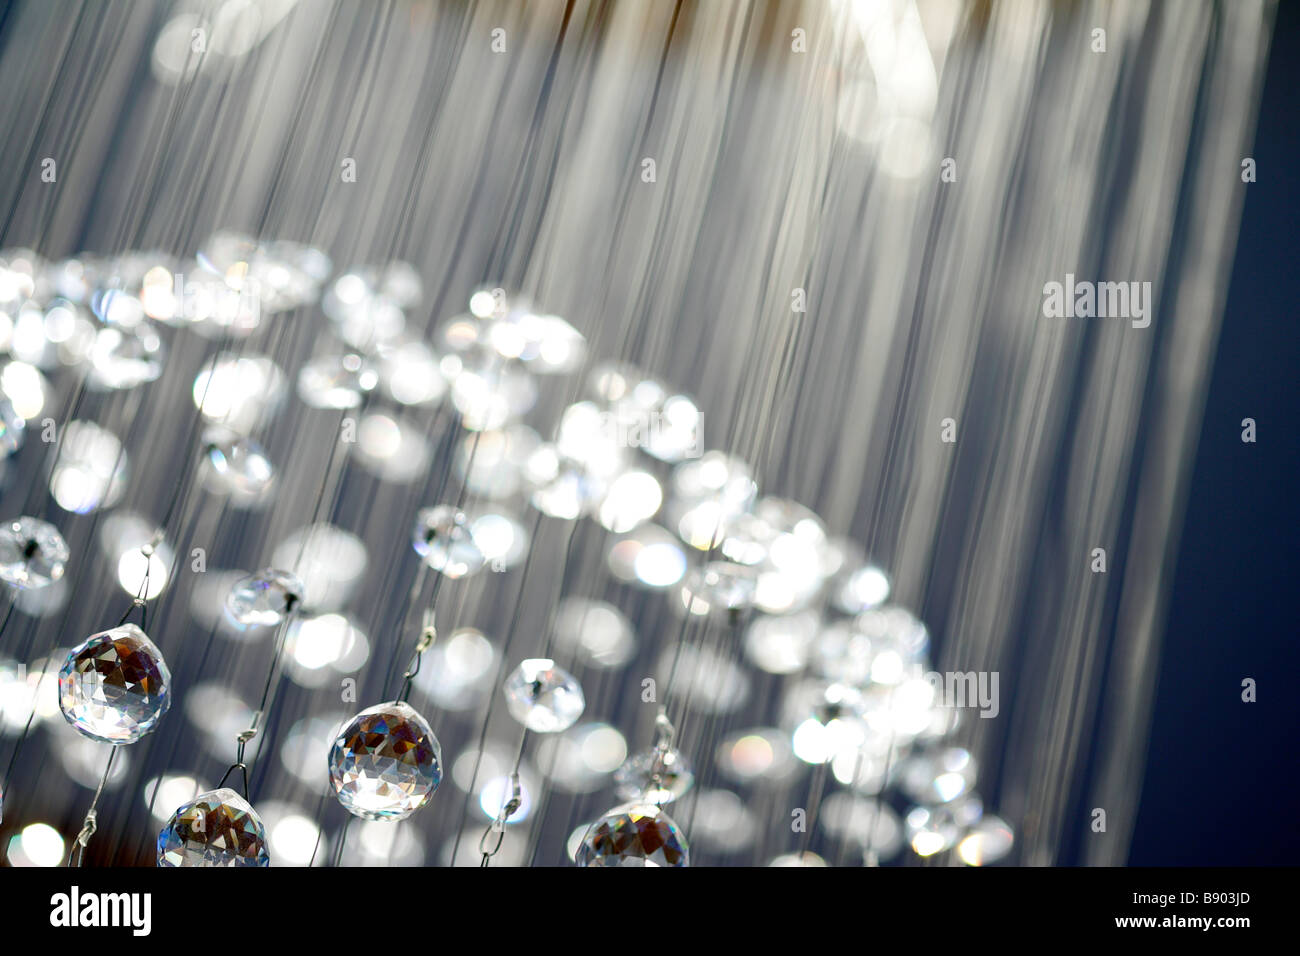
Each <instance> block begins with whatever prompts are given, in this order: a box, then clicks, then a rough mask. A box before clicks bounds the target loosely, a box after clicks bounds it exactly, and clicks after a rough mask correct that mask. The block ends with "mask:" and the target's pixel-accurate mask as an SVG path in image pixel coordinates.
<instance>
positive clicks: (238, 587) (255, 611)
mask: <svg viewBox="0 0 1300 956" xmlns="http://www.w3.org/2000/svg"><path fill="white" fill-rule="evenodd" d="M302 593H303V589H302V582H301V581H299V580H298V578H297V577H296V576H295V575H293V574H290V573H289V572H288V571H277V570H276V569H275V568H263V569H262V570H261V571H258V572H257V573H256V574H250V575H248V576H247V577H242V578H240V579H239V580H238V581H236V582H235V584H234V586H233V587H231V589H230V593H229V594H227V595H226V617H227V618H229V620H230V623H232V624H234V625H235V626H236V627H238V628H240V629H248V628H254V627H271V626H274V625H276V624H279V623H280V622H281V621H283V620H284V619H285V618H286V617H288V616H289V615H290V614H291V613H292V612H293V609H294V608H296V607H297V606H298V605H299V604H301V603H302Z"/></svg>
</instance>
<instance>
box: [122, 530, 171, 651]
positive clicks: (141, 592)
mask: <svg viewBox="0 0 1300 956" xmlns="http://www.w3.org/2000/svg"><path fill="white" fill-rule="evenodd" d="M162 540H163V530H162V528H159V529H157V530H156V531H155V532H154V533H153V537H152V538H150V539H149V540H148V541H147V542H146V543H144V544H142V545H141V546H140V554H141V555H142V556H143V557H144V576H143V577H142V579H141V581H140V587H139V588H138V589H137V590H136V592H135V597H133V598H132V599H131V604H130V605H129V606H128V607H127V609H126V613H125V614H123V615H122V619H121V620H120V621H118V622H117V626H118V627H121V626H122V625H123V624H125V623H126V622H127V620H129V619H130V617H131V612H132V611H134V610H136V609H137V608H139V610H140V629H141V630H142V631H147V630H148V628H147V627H145V623H146V622H145V607H146V601H147V598H148V596H149V572H150V571H152V570H153V556H154V552H155V551H156V550H157V548H158V545H160V544H162Z"/></svg>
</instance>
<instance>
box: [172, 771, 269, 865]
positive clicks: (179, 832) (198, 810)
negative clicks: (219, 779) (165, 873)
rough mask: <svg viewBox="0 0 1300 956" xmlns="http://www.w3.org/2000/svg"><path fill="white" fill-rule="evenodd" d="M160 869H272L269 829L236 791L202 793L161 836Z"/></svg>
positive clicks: (177, 813) (183, 807)
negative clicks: (265, 867) (268, 846)
mask: <svg viewBox="0 0 1300 956" xmlns="http://www.w3.org/2000/svg"><path fill="white" fill-rule="evenodd" d="M158 865H159V866H164V867H173V866H270V865H271V855H270V853H269V852H268V850H267V843H266V828H265V827H263V825H262V820H261V818H260V817H258V815H257V813H256V812H255V811H254V810H253V808H252V807H251V806H249V804H248V801H247V800H245V799H244V798H243V797H241V796H240V795H239V794H238V793H236V792H235V791H234V790H231V789H230V788H228V787H223V788H221V789H220V790H211V791H209V792H207V793H201V794H199V795H198V796H197V797H195V798H194V799H193V800H191V801H190V802H189V803H186V804H184V805H183V806H181V807H180V808H179V809H177V811H176V812H175V813H173V814H172V816H171V819H170V820H169V821H168V822H167V826H165V827H163V829H162V832H161V833H159V834H158Z"/></svg>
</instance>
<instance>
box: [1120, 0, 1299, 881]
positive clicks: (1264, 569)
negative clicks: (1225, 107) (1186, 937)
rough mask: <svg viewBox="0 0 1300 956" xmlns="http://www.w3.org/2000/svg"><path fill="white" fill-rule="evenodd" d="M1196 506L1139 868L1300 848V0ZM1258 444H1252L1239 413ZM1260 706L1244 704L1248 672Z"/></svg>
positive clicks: (1268, 107)
mask: <svg viewBox="0 0 1300 956" xmlns="http://www.w3.org/2000/svg"><path fill="white" fill-rule="evenodd" d="M1279 7H1280V9H1279V10H1278V14H1277V23H1276V26H1275V29H1274V37H1273V46H1272V49H1271V50H1270V54H1269V65H1268V74H1267V78H1266V80H1265V85H1264V97H1263V102H1262V104H1261V109H1260V115H1259V126H1258V129H1257V131H1256V141H1255V147H1254V152H1253V153H1252V155H1253V156H1254V158H1255V160H1256V161H1257V164H1258V171H1257V176H1258V181H1257V182H1256V183H1254V184H1252V185H1249V186H1247V187H1246V189H1247V195H1246V204H1245V208H1244V213H1243V218H1242V223H1241V235H1240V240H1239V242H1238V245H1237V254H1236V261H1235V263H1234V265H1233V271H1232V280H1231V284H1230V286H1229V290H1228V300H1227V308H1226V311H1225V314H1224V322H1223V332H1222V339H1221V341H1220V345H1219V349H1218V353H1217V356H1216V359H1215V364H1214V371H1213V376H1212V379H1211V382H1210V393H1209V396H1208V399H1207V406H1206V410H1205V421H1204V425H1203V428H1202V431H1201V439H1200V445H1199V448H1198V450H1197V454H1196V465H1195V473H1194V476H1193V481H1192V488H1191V496H1190V500H1189V502H1188V512H1187V516H1186V524H1185V527H1184V530H1183V537H1182V542H1181V545H1180V554H1179V558H1178V568H1177V572H1176V577H1175V583H1174V589H1173V594H1172V597H1171V602H1170V606H1169V620H1168V629H1167V631H1166V635H1165V643H1164V652H1163V655H1162V658H1161V665H1160V682H1159V688H1158V692H1157V697H1156V705H1155V714H1154V720H1153V724H1152V727H1151V749H1150V753H1149V757H1148V763H1147V768H1146V779H1145V781H1144V784H1143V792H1142V801H1141V805H1140V809H1139V813H1138V819H1137V823H1136V826H1135V829H1134V833H1133V843H1132V847H1131V850H1130V857H1129V862H1130V863H1131V864H1132V865H1139V866H1155V865H1192V864H1200V865H1228V864H1248V865H1249V864H1288V865H1295V864H1296V863H1297V861H1300V769H1297V762H1296V747H1297V745H1298V744H1300V718H1298V716H1297V715H1298V714H1300V694H1298V693H1297V679H1298V678H1300V652H1298V651H1297V639H1298V635H1297V627H1296V620H1297V590H1298V589H1297V586H1296V571H1297V565H1296V559H1295V558H1296V546H1295V545H1296V534H1297V529H1300V520H1298V518H1300V516H1298V515H1297V507H1296V495H1297V492H1298V491H1300V487H1298V485H1300V483H1298V482H1297V480H1296V475H1297V468H1296V465H1297V442H1296V423H1297V416H1298V415H1300V410H1298V409H1297V403H1296V384H1297V369H1298V368H1300V354H1298V352H1297V339H1298V338H1300V336H1297V328H1296V323H1297V314H1296V313H1297V310H1296V305H1295V303H1296V296H1297V289H1296V279H1297V272H1298V268H1300V263H1297V255H1296V253H1297V242H1296V238H1295V235H1296V211H1297V209H1300V195H1297V183H1298V182H1300V178H1298V177H1297V163H1300V124H1298V123H1297V110H1296V106H1295V102H1296V95H1297V91H1298V90H1300V4H1298V3H1294V2H1286V0H1284V2H1282V3H1280V4H1279ZM1248 417H1249V418H1253V419H1255V421H1256V423H1257V429H1258V436H1257V442H1256V443H1255V444H1253V445H1250V444H1244V443H1243V442H1242V441H1241V420H1242V419H1243V418H1248ZM1244 677H1253V678H1254V679H1255V680H1256V681H1257V682H1258V702H1257V703H1255V704H1244V703H1242V702H1241V681H1242V679H1243V678H1244Z"/></svg>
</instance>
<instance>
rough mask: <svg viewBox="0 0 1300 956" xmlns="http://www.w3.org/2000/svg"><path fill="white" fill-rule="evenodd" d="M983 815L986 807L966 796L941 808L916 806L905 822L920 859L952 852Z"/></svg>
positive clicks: (976, 798) (975, 798)
mask: <svg viewBox="0 0 1300 956" xmlns="http://www.w3.org/2000/svg"><path fill="white" fill-rule="evenodd" d="M983 814H984V804H983V802H982V801H981V800H980V799H979V797H967V798H965V799H964V800H958V801H955V802H953V803H948V804H945V805H943V806H941V807H913V808H912V809H911V811H910V812H909V813H908V814H907V819H906V820H905V821H904V823H905V825H906V827H907V839H908V843H910V844H911V846H912V850H913V851H914V852H915V853H916V854H917V856H933V855H934V854H936V853H942V852H943V851H944V850H948V849H951V848H952V847H953V846H954V845H955V844H956V843H957V841H958V840H960V839H961V838H962V836H963V834H964V832H965V831H966V829H967V828H969V827H971V826H973V825H974V824H976V823H978V822H979V819H980V817H981V816H983Z"/></svg>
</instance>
